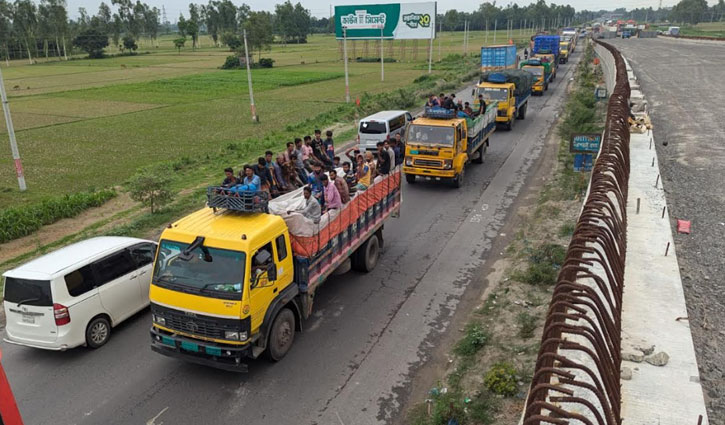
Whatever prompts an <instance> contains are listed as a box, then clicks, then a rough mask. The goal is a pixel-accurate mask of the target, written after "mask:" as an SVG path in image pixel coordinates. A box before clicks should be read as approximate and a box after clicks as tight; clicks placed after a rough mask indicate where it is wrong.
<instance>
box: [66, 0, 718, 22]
mask: <svg viewBox="0 0 725 425" xmlns="http://www.w3.org/2000/svg"><path fill="white" fill-rule="evenodd" d="M66 1H67V2H68V13H69V14H70V16H71V17H73V18H75V17H77V16H78V8H79V7H85V8H86V10H87V11H88V14H90V15H95V14H96V13H97V11H98V5H99V4H101V0H66ZM104 1H106V3H107V4H110V3H111V1H110V0H104ZM141 1H142V2H144V3H146V4H148V5H150V6H152V7H153V6H156V7H158V8H159V9H161V6H164V7H165V8H166V15H167V17H168V19H169V21H171V22H175V21H176V19H177V18H178V17H179V13H182V12H183V13H184V15H185V16H187V17H188V6H189V3H190V2H192V1H191V0H141ZM284 1H285V0H272V1H270V0H245V1H242V0H232V2H233V3H234V4H238V5H241V4H242V3H247V4H248V5H250V6H251V7H252V10H269V11H273V10H274V5H275V4H277V3H282V2H284ZM291 1H292V3H297V2H298V1H299V2H300V3H302V5H303V6H304V7H306V8H307V9H309V10H310V13H312V15H313V16H316V17H324V16H328V15H329V14H330V5H333V6H334V5H343V4H366V3H399V2H400V3H410V2H408V1H405V0H396V1H391V0H367V1H366V0H337V1H332V2H331V1H330V0H291ZM423 1H424V0H423ZM490 1H493V0H490ZM483 2H484V0H455V1H454V0H439V1H438V10H439V11H442V12H445V11H446V10H448V9H456V10H462V11H467V12H471V11H473V10H476V9H478V5H480V4H481V3H483ZM534 2H535V0H499V1H497V2H496V3H497V4H498V5H499V6H505V5H507V4H509V3H517V4H518V5H519V6H523V5H526V4H530V3H534ZM552 2H553V3H556V4H560V5H566V4H569V5H571V6H572V7H574V8H575V9H577V10H581V9H588V10H600V9H610V10H611V9H615V8H618V7H626V8H627V9H633V8H637V7H653V8H657V6H658V5H659V0H616V1H613V0H548V1H547V3H552ZM678 2H679V0H662V6H663V7H667V6H674V5H675V4H677V3H678ZM193 3H204V4H205V3H208V0H193ZM708 3H710V4H715V3H716V0H715V1H713V0H709V1H708Z"/></svg>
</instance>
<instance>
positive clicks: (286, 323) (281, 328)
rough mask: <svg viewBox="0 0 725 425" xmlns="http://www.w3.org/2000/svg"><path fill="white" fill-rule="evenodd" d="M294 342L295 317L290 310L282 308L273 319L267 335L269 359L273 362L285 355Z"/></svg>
mask: <svg viewBox="0 0 725 425" xmlns="http://www.w3.org/2000/svg"><path fill="white" fill-rule="evenodd" d="M294 340H295V315H294V313H292V310H290V309H288V308H283V309H282V310H281V311H280V312H279V313H278V314H277V317H276V318H275V319H274V323H273V324H272V330H271V331H270V334H269V351H268V354H269V358H270V360H272V361H274V362H278V361H280V360H282V358H283V357H284V356H285V355H287V352H289V350H290V348H292V343H293V342H294Z"/></svg>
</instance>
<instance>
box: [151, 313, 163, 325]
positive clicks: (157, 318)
mask: <svg viewBox="0 0 725 425" xmlns="http://www.w3.org/2000/svg"><path fill="white" fill-rule="evenodd" d="M151 318H152V319H153V321H154V322H155V323H158V324H159V325H162V326H164V325H166V319H164V318H163V317H161V316H159V315H158V314H154V315H152V316H151Z"/></svg>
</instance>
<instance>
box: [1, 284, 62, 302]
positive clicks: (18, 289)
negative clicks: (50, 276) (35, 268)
mask: <svg viewBox="0 0 725 425" xmlns="http://www.w3.org/2000/svg"><path fill="white" fill-rule="evenodd" d="M5 301H7V302H11V303H16V304H22V305H32V306H36V307H51V306H52V305H53V296H52V295H51V292H50V282H49V281H47V280H30V279H18V278H14V277H6V278H5Z"/></svg>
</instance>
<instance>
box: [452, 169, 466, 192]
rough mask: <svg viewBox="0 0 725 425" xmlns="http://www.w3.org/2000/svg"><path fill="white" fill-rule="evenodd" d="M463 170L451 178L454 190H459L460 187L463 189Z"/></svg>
mask: <svg viewBox="0 0 725 425" xmlns="http://www.w3.org/2000/svg"><path fill="white" fill-rule="evenodd" d="M465 170H466V169H465V168H463V169H462V170H461V172H460V173H458V175H457V176H456V177H454V178H453V187H455V188H456V189H460V188H461V187H463V176H464V173H465Z"/></svg>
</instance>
